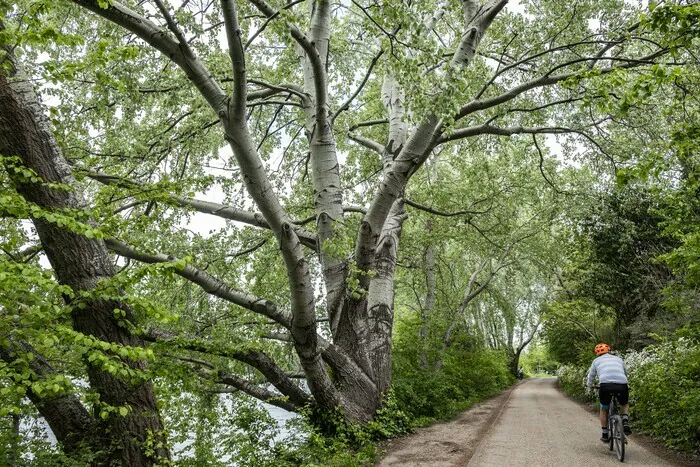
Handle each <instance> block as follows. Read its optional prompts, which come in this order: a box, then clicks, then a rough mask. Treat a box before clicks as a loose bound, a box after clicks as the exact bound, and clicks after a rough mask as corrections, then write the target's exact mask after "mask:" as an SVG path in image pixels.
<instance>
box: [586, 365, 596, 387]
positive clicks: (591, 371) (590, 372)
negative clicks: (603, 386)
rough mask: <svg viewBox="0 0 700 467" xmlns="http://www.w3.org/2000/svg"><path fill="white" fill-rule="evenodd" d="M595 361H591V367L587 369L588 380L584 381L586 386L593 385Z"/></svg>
mask: <svg viewBox="0 0 700 467" xmlns="http://www.w3.org/2000/svg"><path fill="white" fill-rule="evenodd" d="M596 373H597V372H596V368H595V363H591V368H590V369H589V370H588V380H587V381H586V386H588V387H589V388H590V387H593V381H595V376H596Z"/></svg>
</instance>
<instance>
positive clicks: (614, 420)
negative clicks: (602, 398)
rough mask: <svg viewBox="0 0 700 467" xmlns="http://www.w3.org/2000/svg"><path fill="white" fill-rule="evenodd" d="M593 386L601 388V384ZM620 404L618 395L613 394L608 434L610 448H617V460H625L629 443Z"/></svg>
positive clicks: (609, 410)
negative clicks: (620, 412) (618, 406)
mask: <svg viewBox="0 0 700 467" xmlns="http://www.w3.org/2000/svg"><path fill="white" fill-rule="evenodd" d="M593 388H595V389H598V390H600V386H599V385H595V386H593ZM618 404H619V402H618V400H617V396H615V395H613V396H612V399H611V400H610V406H609V407H608V436H609V437H610V442H609V444H610V450H611V451H612V450H613V449H614V450H615V453H616V454H617V460H619V461H620V462H624V461H625V444H627V436H626V435H625V430H624V428H623V426H622V416H620V415H619V414H618V413H617V405H618Z"/></svg>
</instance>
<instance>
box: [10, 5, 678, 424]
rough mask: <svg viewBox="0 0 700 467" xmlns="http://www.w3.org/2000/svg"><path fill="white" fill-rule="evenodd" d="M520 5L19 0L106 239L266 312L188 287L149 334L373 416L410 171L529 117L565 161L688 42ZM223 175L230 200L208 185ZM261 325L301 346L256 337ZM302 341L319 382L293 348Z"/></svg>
mask: <svg viewBox="0 0 700 467" xmlns="http://www.w3.org/2000/svg"><path fill="white" fill-rule="evenodd" d="M507 3H508V2H507V0H490V1H486V2H480V1H477V0H463V1H459V2H457V1H450V2H447V1H427V2H412V1H398V0H397V1H388V2H382V3H367V4H365V3H362V2H355V1H352V2H349V3H348V2H341V3H340V4H334V3H332V2H329V1H325V0H315V1H308V2H303V1H295V2H270V3H268V2H266V1H264V0H251V1H234V0H222V1H221V2H211V3H209V2H191V1H185V2H183V3H182V5H180V6H179V7H174V6H173V5H170V4H169V3H168V2H165V1H161V0H155V1H153V2H148V3H144V2H133V3H132V2H130V3H128V4H121V3H118V2H111V1H90V0H76V1H74V2H72V3H69V2H59V3H58V4H57V5H51V6H50V7H49V5H47V4H45V3H43V2H29V3H28V4H27V5H25V4H24V3H20V4H18V5H17V6H15V8H14V9H13V10H12V11H11V12H10V14H9V16H8V19H7V23H8V25H11V27H8V29H10V30H11V32H12V33H13V34H12V35H10V37H12V38H15V39H16V40H17V41H20V43H21V45H24V46H25V49H26V53H27V54H28V55H27V57H28V59H30V60H34V61H35V62H34V63H36V64H37V67H36V69H35V70H34V71H35V74H36V75H37V78H40V79H47V80H50V81H52V82H60V83H61V85H60V86H58V87H47V88H45V90H44V92H45V93H46V94H47V95H54V96H56V97H57V98H58V104H56V105H55V106H54V107H53V108H52V110H51V115H52V117H53V120H54V124H55V125H56V127H57V136H58V140H59V143H60V144H61V145H62V146H63V147H64V149H65V153H66V156H67V158H68V159H69V160H70V162H71V163H72V164H73V165H72V170H73V171H75V173H76V174H79V175H80V177H81V180H82V183H83V186H84V189H85V190H86V194H87V196H88V198H89V199H91V200H92V201H93V210H92V211H91V215H92V216H93V218H94V220H95V221H96V222H97V223H98V225H99V227H100V229H101V231H100V232H102V234H104V235H106V236H109V237H110V239H109V240H107V241H106V245H107V246H108V247H109V248H110V249H111V250H112V251H114V252H115V253H116V254H118V255H120V256H122V257H124V258H127V259H129V260H134V261H138V262H143V263H172V262H175V261H177V258H176V255H179V256H183V257H185V256H187V258H186V260H185V261H181V262H178V263H177V267H175V268H174V269H169V271H173V272H175V273H176V274H177V275H179V276H181V277H182V278H184V280H186V281H189V282H190V283H192V284H194V285H196V286H199V287H201V289H203V290H204V291H205V292H206V293H208V294H210V295H212V296H214V297H216V298H217V299H219V300H221V301H222V303H226V304H233V305H236V306H237V307H240V308H242V309H244V310H247V312H249V313H253V314H255V315H258V316H260V317H261V318H262V320H261V321H259V322H257V323H255V324H256V325H258V326H262V327H263V329H264V331H263V332H260V333H257V334H250V333H248V332H247V330H246V329H247V328H246V329H244V328H243V327H241V320H240V319H238V318H237V319H236V320H229V319H228V318H223V317H221V318H217V319H209V320H208V321H207V322H205V323H201V322H200V321H201V315H199V314H197V313H196V312H195V310H193V309H192V308H191V307H190V305H189V304H190V302H189V298H188V299H187V300H186V302H187V303H186V305H185V306H184V312H183V316H184V317H186V318H192V320H191V326H189V327H188V326H185V325H183V326H180V327H179V328H177V327H173V329H170V330H168V331H165V330H163V329H151V330H150V331H149V332H148V333H147V337H148V339H150V340H152V341H160V342H170V343H172V344H173V345H174V346H177V347H178V348H181V349H189V350H191V351H196V352H200V353H202V354H209V355H214V356H216V358H225V359H232V360H235V361H237V362H240V363H242V364H244V365H247V366H250V367H252V368H255V370H257V373H256V374H257V375H262V376H263V377H264V378H265V380H266V381H267V382H268V383H270V384H272V386H274V388H276V390H275V391H272V390H270V389H268V388H267V387H265V386H264V385H259V384H255V383H257V382H258V381H257V380H256V379H255V378H252V379H244V378H242V377H241V376H239V375H236V374H231V373H227V372H225V371H222V370H220V369H218V370H217V371H208V372H207V376H208V377H209V378H211V379H212V380H213V381H214V382H215V383H216V384H219V385H229V386H233V387H234V388H236V389H238V390H241V391H243V392H246V393H248V394H250V395H252V396H254V397H258V398H261V399H263V400H268V401H270V402H272V403H276V404H278V405H280V406H282V407H284V408H286V409H289V410H296V409H298V408H300V407H301V406H303V405H304V404H306V403H307V402H308V401H309V400H311V399H313V401H314V403H315V404H317V405H318V406H319V407H320V408H322V409H326V410H330V409H335V408H337V407H340V408H341V409H342V411H343V413H344V416H345V417H346V418H347V419H348V420H352V421H360V422H363V421H367V420H370V419H372V417H373V415H374V413H375V411H376V410H377V409H378V408H379V407H380V406H381V405H382V402H383V400H384V396H385V395H386V394H387V392H388V391H389V389H390V386H391V338H392V325H393V320H394V315H393V313H394V293H395V291H394V275H395V269H396V264H397V257H398V251H399V245H400V242H401V233H402V227H403V224H404V222H405V221H406V219H407V210H406V209H405V205H406V204H407V203H408V204H411V203H410V192H411V187H410V186H409V180H410V179H411V177H412V176H413V175H414V174H415V173H416V172H417V171H418V170H419V169H420V168H421V167H422V166H423V165H424V163H425V162H426V161H427V160H428V159H429V158H430V157H431V156H432V157H435V158H436V159H437V160H440V159H442V158H450V159H453V160H458V159H459V157H460V153H461V150H462V148H464V147H466V145H472V144H475V143H474V142H475V141H478V142H480V146H478V147H481V148H483V151H488V152H490V151H495V150H498V149H499V148H502V144H501V143H502V139H501V137H515V138H519V139H521V140H522V141H531V142H532V145H531V146H530V151H532V154H536V155H537V157H539V160H540V163H539V169H540V171H541V173H542V175H543V176H544V178H545V179H547V180H548V181H549V182H550V183H551V180H549V179H548V176H547V174H546V172H545V170H544V169H543V158H544V153H546V151H545V150H543V145H544V141H545V140H544V137H543V136H542V135H548V134H552V135H557V136H558V137H559V138H561V139H560V143H561V148H562V150H561V151H562V152H563V153H564V155H573V154H579V153H580V152H581V150H582V149H590V150H597V149H598V147H599V146H598V143H597V141H596V136H597V135H598V132H600V131H603V129H605V128H608V127H610V126H614V125H615V122H614V121H609V120H606V119H605V114H604V112H602V111H600V110H599V109H598V108H597V107H595V106H593V105H591V103H592V102H596V100H598V99H605V100H606V102H609V101H610V100H611V99H613V98H611V96H610V95H609V94H605V95H603V94H601V93H600V92H598V90H597V88H596V85H597V83H598V81H599V80H600V78H601V76H621V75H625V74H627V73H640V74H641V73H647V72H648V70H649V69H653V68H654V67H658V66H659V65H658V64H659V63H673V61H674V57H675V55H673V54H671V53H670V52H672V51H673V50H675V49H677V48H678V47H681V46H683V45H684V44H685V43H684V42H683V41H682V40H680V39H682V38H683V37H682V35H683V32H682V31H681V32H680V33H679V34H680V36H679V37H677V38H675V39H674V42H672V43H668V42H666V41H665V40H664V37H658V35H657V34H656V33H655V32H654V31H653V30H651V29H650V28H648V27H647V22H646V21H645V19H644V15H645V13H647V12H645V11H644V10H640V9H637V8H634V7H633V6H631V5H629V4H628V2H625V1H606V2H589V1H579V2H577V3H576V7H575V8H571V7H570V5H565V4H562V3H561V2H559V1H534V2H531V3H528V4H527V5H525V7H524V11H516V10H508V9H505V7H506V4H507ZM37 5H39V6H37ZM25 7H26V9H25ZM88 10H89V12H88ZM90 12H91V13H90ZM42 15H43V16H42ZM35 17H38V18H43V22H39V23H31V24H29V26H30V27H32V28H39V29H38V32H37V33H36V34H28V33H27V30H26V29H27V28H26V27H25V24H24V22H28V21H34V20H33V19H31V18H35ZM39 21H42V20H39ZM37 37H38V38H39V39H40V40H41V41H43V44H44V45H45V47H44V49H42V52H43V53H44V54H45V55H48V59H46V56H45V55H41V54H39V52H38V49H37V48H36V47H32V43H31V41H32V40H36V38H37ZM54 37H58V38H59V40H56V41H55V42H52V39H53V38H54ZM47 44H48V45H47ZM302 132H303V134H304V135H305V138H298V137H297V136H298V135H299V134H301V133H302ZM521 135H523V136H521ZM224 146H225V147H224ZM222 147H224V149H222ZM217 164H218V165H217ZM211 167H214V168H211ZM92 181H95V182H97V184H95V183H93V182H92ZM217 190H218V191H217ZM207 191H208V192H209V193H214V194H216V193H220V194H221V195H220V196H221V198H222V199H220V200H219V201H220V202H213V201H211V200H203V199H199V198H198V197H197V196H198V195H197V193H203V192H207ZM200 198H201V196H200ZM452 205H453V206H454V207H455V209H456V210H459V209H460V208H461V209H469V206H462V205H461V203H460V200H459V199H456V200H452ZM413 207H415V208H416V209H425V208H426V206H425V205H421V204H417V203H413ZM191 212H198V213H206V214H210V215H212V216H217V217H219V218H223V219H226V220H228V221H234V222H233V223H230V224H228V225H227V227H226V228H225V229H222V230H220V231H219V233H218V234H217V235H215V236H214V237H213V238H210V239H207V240H204V239H202V238H201V237H200V236H197V235H190V234H188V233H187V232H183V229H182V227H181V226H182V223H183V222H182V219H183V216H186V215H187V213H191ZM358 214H361V216H358ZM312 222H313V224H312ZM309 225H313V227H307V226H309ZM77 248H80V247H77ZM75 254H80V252H79V251H76V253H75ZM245 254H252V255H253V256H252V257H250V256H249V257H248V259H247V260H246V261H244V262H241V261H242V260H241V258H245V256H244V255H245ZM250 258H252V259H250ZM275 272H280V273H281V274H282V277H283V280H280V275H279V274H276V273H275ZM188 290H189V289H188ZM240 308H237V310H238V311H237V312H236V313H238V315H237V316H239V315H240ZM226 311H227V313H228V312H229V309H228V308H227V310H226ZM221 316H223V315H221ZM198 320H200V321H198ZM195 323H199V324H201V326H198V327H197V326H195ZM234 323H235V324H234ZM320 323H323V324H320ZM325 323H327V324H325ZM222 337H223V339H221V338H222ZM260 337H267V338H272V339H273V340H274V342H279V345H277V344H266V347H264V348H262V347H261V346H260V345H253V346H246V345H243V344H245V343H246V342H249V340H250V339H251V338H253V339H259V338H260ZM217 340H218V341H217ZM231 342H235V344H236V345H229V344H230V343H231ZM287 345H291V348H293V351H294V354H295V359H294V362H293V364H296V363H297V362H298V364H299V365H300V367H301V370H302V372H303V374H304V376H305V378H306V380H307V382H308V393H307V390H306V389H304V388H302V387H301V386H299V385H297V384H296V383H295V382H294V381H293V380H292V379H291V378H290V377H289V375H288V371H285V370H288V369H289V368H288V367H289V366H290V364H289V363H288V362H281V361H280V360H279V359H278V360H276V359H275V357H276V356H280V355H281V354H283V349H285V348H286V347H285V346H287ZM280 349H282V350H280ZM192 360H193V359H190V362H192ZM207 365H209V366H207ZM200 367H201V368H202V369H203V370H206V369H207V368H209V369H211V368H213V366H212V365H211V363H207V362H203V364H202V365H200ZM279 395H282V396H283V398H280V397H279Z"/></svg>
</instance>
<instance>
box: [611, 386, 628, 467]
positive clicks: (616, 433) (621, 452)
mask: <svg viewBox="0 0 700 467" xmlns="http://www.w3.org/2000/svg"><path fill="white" fill-rule="evenodd" d="M617 404H618V401H617V397H615V396H613V397H612V400H611V401H610V406H609V407H608V433H609V434H610V435H609V436H610V450H611V451H612V450H613V449H615V452H616V454H617V459H618V460H619V461H620V462H624V461H625V444H627V439H626V437H625V431H624V429H623V427H622V417H621V416H620V415H619V414H618V413H617Z"/></svg>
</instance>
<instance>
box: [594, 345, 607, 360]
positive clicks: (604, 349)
mask: <svg viewBox="0 0 700 467" xmlns="http://www.w3.org/2000/svg"><path fill="white" fill-rule="evenodd" d="M593 351H594V352H595V354H596V356H598V357H599V356H601V355H603V354H604V353H608V352H610V346H609V345H608V344H604V343H602V342H601V343H600V344H598V345H596V346H595V349H594V350H593Z"/></svg>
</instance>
